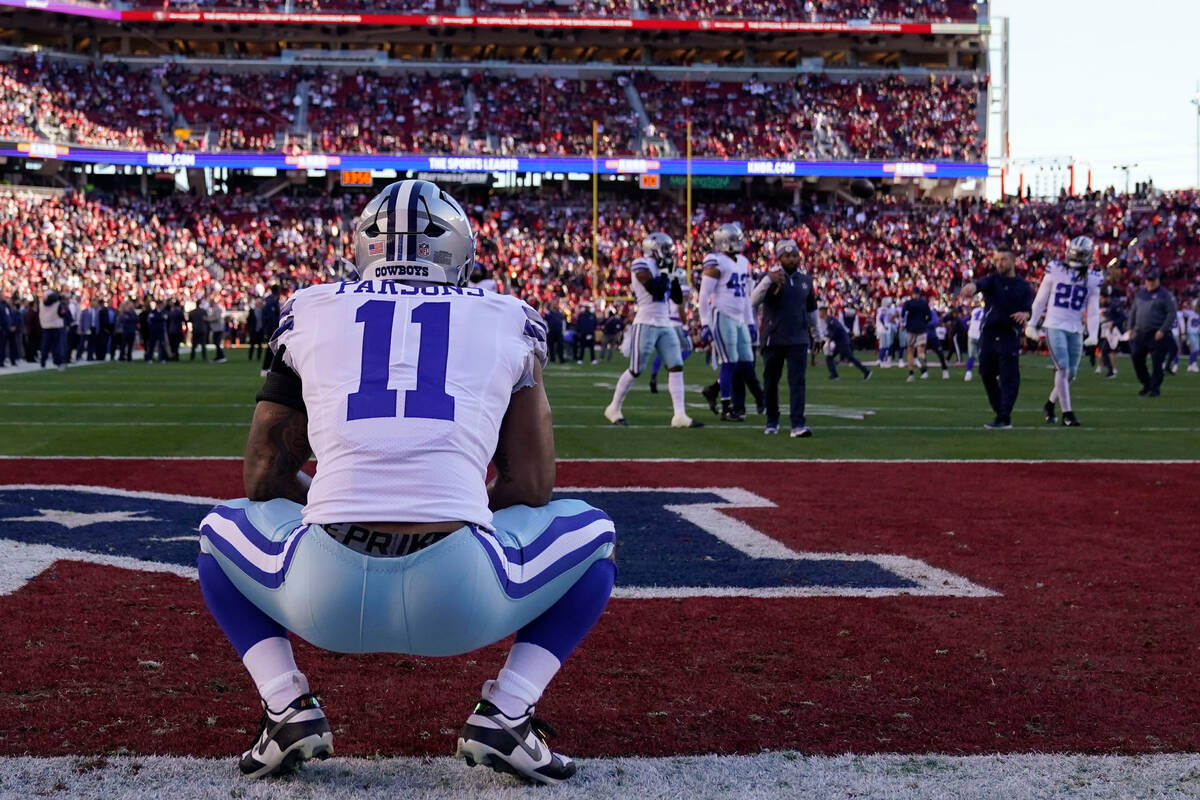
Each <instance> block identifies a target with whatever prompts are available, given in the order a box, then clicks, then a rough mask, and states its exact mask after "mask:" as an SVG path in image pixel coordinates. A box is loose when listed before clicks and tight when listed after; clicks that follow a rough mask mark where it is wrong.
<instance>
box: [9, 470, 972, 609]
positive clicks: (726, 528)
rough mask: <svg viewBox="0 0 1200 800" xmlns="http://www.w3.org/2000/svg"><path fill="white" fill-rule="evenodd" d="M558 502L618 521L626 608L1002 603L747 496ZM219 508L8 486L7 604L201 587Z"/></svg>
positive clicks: (695, 494) (726, 493) (646, 495)
mask: <svg viewBox="0 0 1200 800" xmlns="http://www.w3.org/2000/svg"><path fill="white" fill-rule="evenodd" d="M558 495H559V496H569V497H578V498H580V499H582V500H584V501H586V502H588V503H591V504H593V505H595V506H597V507H598V508H601V509H603V510H605V511H606V512H607V513H608V514H609V515H610V516H611V517H612V518H613V521H614V522H615V524H616V527H617V532H618V533H617V560H618V563H619V564H620V565H621V567H620V569H621V574H620V579H619V582H618V588H617V591H616V596H618V597H628V598H669V597H674V598H681V597H761V598H769V597H817V596H843V597H885V596H894V595H914V596H958V597H989V596H994V595H995V592H993V591H991V590H989V589H987V588H985V587H982V586H978V585H976V584H974V583H972V582H971V581H969V580H966V579H965V578H963V577H961V576H959V575H955V574H953V573H950V572H947V571H945V570H941V569H937V568H936V567H933V566H931V565H929V564H927V563H925V562H923V561H919V560H916V559H913V558H909V557H906V556H904V555H856V554H851V553H803V552H797V551H795V550H792V549H791V548H789V547H788V546H786V545H785V544H783V543H782V542H780V541H778V540H777V539H774V538H772V537H770V536H768V535H766V534H764V533H762V532H760V531H758V530H755V529H754V528H753V527H751V526H750V525H747V524H746V523H744V522H741V521H739V520H737V519H735V518H734V517H732V516H730V515H728V514H726V513H725V511H726V510H728V509H738V508H772V507H774V506H775V504H774V503H773V502H772V501H770V500H767V499H766V498H763V497H760V496H759V495H757V494H754V493H752V492H750V491H748V490H746V489H742V488H739V487H728V486H727V487H713V488H702V489H698V488H684V487H680V488H661V489H644V488H639V487H625V488H594V487H572V488H565V489H561V490H560V491H559V492H558ZM215 502H217V499H216V498H207V497H193V496H189V495H185V494H165V493H159V492H135V491H123V490H119V489H110V488H106V487H95V486H31V485H7V486H0V553H4V554H6V557H5V558H4V559H3V561H5V562H7V566H5V567H3V568H0V594H6V593H11V592H13V591H15V590H17V589H19V588H20V587H21V586H23V585H25V584H26V583H28V582H29V581H30V580H32V579H33V578H35V577H37V575H39V574H40V573H41V572H43V571H44V570H45V569H47V568H48V567H49V566H50V565H51V564H53V563H54V562H55V561H59V560H72V561H86V562H91V563H97V564H107V565H110V566H115V567H124V568H127V569H140V570H150V571H166V572H173V573H175V574H180V575H186V576H194V564H195V559H196V553H197V544H196V537H197V534H196V525H197V524H198V522H199V520H200V519H201V518H202V517H203V516H204V514H205V513H207V511H208V509H209V508H210V507H211V506H212V505H213V504H214V503H215Z"/></svg>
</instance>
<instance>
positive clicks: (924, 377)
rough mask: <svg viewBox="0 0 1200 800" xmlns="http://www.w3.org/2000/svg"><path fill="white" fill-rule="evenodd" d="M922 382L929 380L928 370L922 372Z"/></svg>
mask: <svg viewBox="0 0 1200 800" xmlns="http://www.w3.org/2000/svg"><path fill="white" fill-rule="evenodd" d="M921 380H923V381H927V380H929V371H928V370H924V369H923V370H921Z"/></svg>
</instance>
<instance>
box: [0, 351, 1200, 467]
mask: <svg viewBox="0 0 1200 800" xmlns="http://www.w3.org/2000/svg"><path fill="white" fill-rule="evenodd" d="M621 368H622V364H621V363H618V362H617V361H614V362H611V363H607V364H601V365H599V366H591V365H585V366H577V365H575V364H568V365H551V366H550V367H548V369H547V373H546V374H547V378H546V383H547V388H548V390H549V393H550V401H551V404H552V405H553V407H554V414H555V422H556V425H557V440H558V453H559V456H560V457H561V458H847V459H904V458H923V459H930V458H945V459H974V458H1017V459H1198V458H1200V375H1197V374H1191V373H1185V372H1183V371H1181V372H1180V373H1179V374H1178V375H1176V376H1173V377H1172V376H1168V378H1167V379H1166V384H1165V386H1164V391H1163V396H1162V397H1160V398H1157V399H1148V398H1142V397H1138V396H1137V389H1138V388H1139V386H1138V384H1137V382H1136V380H1135V378H1134V375H1133V369H1132V366H1131V365H1130V362H1129V360H1128V358H1123V359H1122V360H1121V362H1120V364H1119V370H1120V374H1119V376H1118V378H1117V379H1116V380H1113V381H1103V380H1101V379H1100V376H1098V375H1096V374H1095V373H1094V372H1092V371H1091V370H1090V369H1088V365H1087V362H1086V360H1085V362H1084V364H1083V366H1082V371H1081V374H1080V376H1079V379H1078V380H1077V381H1076V383H1075V384H1074V386H1073V390H1074V396H1075V406H1076V410H1077V413H1078V415H1079V418H1080V419H1081V420H1082V421H1083V423H1084V427H1082V428H1075V429H1064V428H1062V427H1061V426H1053V427H1051V426H1047V425H1045V424H1043V422H1042V417H1041V405H1042V403H1043V402H1045V399H1046V393H1047V392H1048V391H1049V388H1050V384H1051V374H1052V373H1051V370H1050V369H1049V362H1048V360H1047V359H1045V358H1033V357H1029V358H1025V359H1023V377H1024V382H1023V384H1022V392H1021V399H1020V402H1019V404H1018V407H1017V413H1016V414H1015V415H1014V422H1015V424H1016V428H1015V429H1014V430H1011V431H999V432H992V431H985V430H983V428H982V427H981V426H982V423H984V422H986V421H987V420H989V419H990V416H991V415H990V412H989V409H988V406H987V401H986V398H985V396H984V392H983V386H982V385H981V384H980V382H979V380H978V376H977V377H976V380H975V381H974V382H972V383H964V382H963V372H962V369H961V367H956V368H955V369H953V370H952V373H951V374H952V379H951V380H948V381H944V380H942V379H941V375H940V372H939V371H937V370H931V371H930V378H929V380H926V381H917V382H915V383H911V384H909V383H905V381H904V378H905V376H906V373H905V371H904V370H900V369H888V370H876V372H875V376H874V377H873V378H872V379H871V380H870V381H869V382H864V381H863V380H862V379H861V376H860V375H859V374H858V373H857V372H856V371H854V370H853V369H851V368H842V370H841V373H842V379H841V380H840V381H837V382H831V381H829V380H828V379H827V377H826V375H827V373H826V370H825V367H824V365H823V364H821V363H819V364H818V366H817V367H816V368H813V369H810V371H809V382H808V403H809V419H808V423H809V425H810V426H811V427H812V428H813V429H814V431H815V433H816V435H815V436H814V437H813V438H812V439H790V438H789V437H788V436H787V431H786V426H787V419H786V400H785V403H784V408H785V412H784V432H783V434H782V435H780V436H777V437H766V436H763V433H762V422H763V418H762V417H759V416H755V415H753V414H752V415H751V416H750V417H749V418H748V420H747V421H746V422H745V423H742V424H734V423H721V422H719V421H718V420H717V418H716V417H714V416H713V415H712V414H711V413H710V412H709V411H708V409H707V407H706V406H704V405H703V401H702V400H701V398H700V396H699V394H698V393H697V392H696V391H695V390H696V389H698V388H699V386H700V384H701V383H702V382H708V381H711V380H712V376H713V375H714V373H713V372H712V371H711V370H710V369H709V368H707V367H706V366H704V365H703V364H701V363H699V362H696V361H694V360H693V361H690V362H689V364H688V371H687V373H686V374H687V378H688V402H689V405H690V406H691V407H690V408H689V413H691V414H692V416H694V417H695V418H696V419H699V420H701V421H703V422H705V423H706V427H705V428H703V429H700V430H672V429H670V428H668V427H667V423H668V421H669V419H670V400H669V398H668V396H667V394H666V380H665V373H664V375H663V376H662V377H663V385H662V388H661V391H660V393H659V394H657V395H652V394H650V393H649V391H648V389H647V384H646V379H645V376H643V377H642V378H641V379H639V381H638V384H637V385H636V386H635V387H634V389H633V391H631V392H630V395H629V397H628V399H627V400H626V403H625V415H626V417H627V419H628V421H629V427H627V428H618V427H614V426H612V425H609V424H608V423H607V422H606V421H605V419H604V418H603V416H601V410H602V409H603V407H604V405H605V404H606V403H607V402H608V400H609V398H610V396H611V392H612V385H613V382H614V380H615V379H616V376H617V374H618V373H619V371H620V369H621ZM261 380H262V379H261V378H260V377H259V373H258V364H256V363H250V362H248V361H247V360H246V354H245V351H244V350H241V351H239V350H237V349H232V350H231V351H230V359H229V362H228V363H225V364H212V363H204V362H194V363H191V362H186V361H184V362H181V363H178V364H174V363H172V364H165V365H159V364H153V365H148V364H144V363H141V362H134V363H132V364H113V363H107V364H103V365H94V366H84V367H78V368H76V367H72V368H71V369H68V370H67V371H66V372H57V371H55V370H45V371H40V372H31V373H23V374H4V373H0V409H2V413H0V455H10V456H24V455H36V456H51V455H61V456H237V455H240V454H241V451H242V444H243V442H244V441H245V435H246V427H247V425H248V423H249V420H250V415H251V411H252V407H253V397H254V393H255V391H256V390H257V388H258V386H259V385H260V383H261ZM784 384H785V385H786V379H785V381H784ZM784 394H785V397H786V390H785V391H784Z"/></svg>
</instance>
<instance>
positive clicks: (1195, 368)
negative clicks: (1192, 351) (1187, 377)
mask: <svg viewBox="0 0 1200 800" xmlns="http://www.w3.org/2000/svg"><path fill="white" fill-rule="evenodd" d="M1187 371H1188V372H1200V364H1188V368H1187Z"/></svg>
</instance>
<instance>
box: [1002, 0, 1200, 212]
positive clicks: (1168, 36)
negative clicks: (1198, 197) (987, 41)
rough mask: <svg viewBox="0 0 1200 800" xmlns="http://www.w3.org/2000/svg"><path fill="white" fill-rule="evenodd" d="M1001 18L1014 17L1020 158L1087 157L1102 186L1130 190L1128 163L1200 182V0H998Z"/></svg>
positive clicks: (1015, 132)
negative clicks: (1199, 106)
mask: <svg viewBox="0 0 1200 800" xmlns="http://www.w3.org/2000/svg"><path fill="white" fill-rule="evenodd" d="M992 16H993V17H998V16H1007V17H1008V18H1009V20H1010V23H1009V25H1010V28H1009V82H1010V94H1009V115H1010V118H1009V137H1010V141H1011V143H1012V155H1013V157H1014V158H1017V159H1020V158H1041V157H1057V156H1075V157H1077V158H1081V159H1086V160H1088V161H1090V162H1091V164H1092V168H1093V170H1094V179H1093V185H1095V186H1097V187H1103V186H1108V185H1110V184H1112V185H1115V186H1117V187H1118V188H1123V187H1124V183H1125V178H1124V173H1122V172H1119V171H1117V170H1114V169H1113V165H1114V164H1122V163H1137V164H1138V167H1137V168H1135V169H1133V170H1132V171H1131V173H1130V177H1131V181H1133V182H1137V181H1142V180H1146V179H1147V178H1148V177H1153V178H1154V183H1155V185H1156V186H1158V187H1159V188H1162V189H1176V188H1185V187H1193V186H1196V185H1197V179H1196V107H1195V106H1194V105H1192V104H1191V102H1190V101H1191V99H1192V97H1193V96H1194V95H1195V94H1196V82H1197V80H1200V46H1197V35H1198V32H1200V0H993V2H992ZM1082 183H1083V178H1082V176H1081V177H1080V184H1081V188H1082ZM1008 190H1009V191H1010V192H1011V191H1012V185H1010V186H1009V187H1008Z"/></svg>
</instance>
